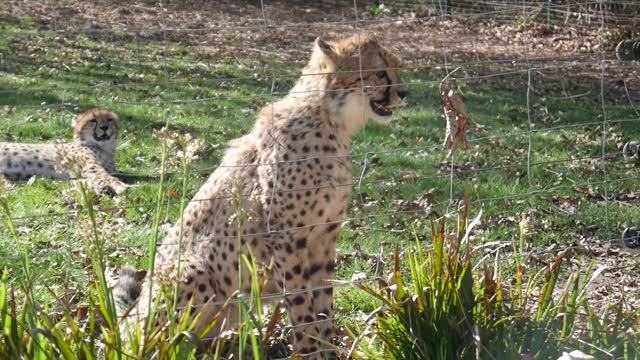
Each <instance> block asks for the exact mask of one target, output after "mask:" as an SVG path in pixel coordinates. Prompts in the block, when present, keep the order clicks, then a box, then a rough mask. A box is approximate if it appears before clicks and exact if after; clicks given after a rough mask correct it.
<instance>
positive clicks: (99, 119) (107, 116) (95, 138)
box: [73, 109, 120, 149]
mask: <svg viewBox="0 0 640 360" xmlns="http://www.w3.org/2000/svg"><path fill="white" fill-rule="evenodd" d="M73 129H74V135H73V136H74V140H75V141H76V142H79V143H82V144H84V145H94V146H99V147H101V148H105V149H111V148H113V149H115V144H116V140H117V137H118V131H119V130H120V122H119V120H118V115H116V114H115V113H114V112H112V111H109V110H102V109H92V110H89V111H86V112H84V113H82V114H80V115H78V116H76V117H75V118H74V119H73Z"/></svg>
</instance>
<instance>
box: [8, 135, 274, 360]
mask: <svg viewBox="0 0 640 360" xmlns="http://www.w3.org/2000/svg"><path fill="white" fill-rule="evenodd" d="M162 144H163V146H162V155H161V157H162V164H163V165H162V168H161V171H160V186H159V190H158V193H157V198H156V201H157V204H158V205H157V209H156V213H155V221H154V222H153V229H152V232H151V234H152V236H151V237H150V239H149V249H150V252H149V256H150V259H151V260H150V268H149V270H150V271H149V272H148V274H152V272H153V268H154V263H153V259H154V257H155V252H156V249H157V248H156V244H157V240H158V227H159V224H160V217H161V215H162V211H161V209H162V203H163V201H164V200H165V196H166V195H165V194H164V191H163V184H164V176H163V175H164V170H165V165H164V164H165V163H166V162H167V151H168V147H169V146H171V144H168V145H167V143H165V142H163V143H162ZM181 145H186V141H185V142H184V144H181ZM189 151H190V150H189V148H185V149H183V152H182V153H181V154H179V157H180V158H181V166H182V175H183V177H184V181H183V192H182V199H181V209H184V207H185V204H186V203H187V201H188V199H186V196H187V195H186V194H187V191H186V190H185V188H186V182H187V181H188V179H189V175H190V165H191V160H192V156H190V155H193V154H189ZM78 184H79V186H78V188H79V197H80V199H79V204H80V205H81V206H82V209H83V213H84V214H85V215H86V217H87V219H88V224H89V226H88V227H87V229H86V230H87V231H85V234H84V236H83V246H84V249H85V251H86V253H87V257H88V259H89V260H90V276H91V277H92V278H93V279H94V280H97V281H90V282H89V286H88V289H87V301H88V303H89V305H88V307H86V308H83V309H82V311H79V309H75V310H74V309H71V308H70V306H69V305H68V304H67V303H65V302H63V301H59V302H60V306H61V307H62V308H63V310H64V311H63V314H62V316H56V317H53V316H51V315H49V309H47V308H43V307H42V306H40V305H39V303H38V302H37V300H35V298H34V296H33V295H32V288H33V286H34V285H33V283H34V281H33V279H34V274H33V272H32V270H31V267H30V259H29V257H28V255H27V253H26V252H25V251H22V247H21V244H20V242H19V241H18V235H17V233H16V231H15V228H14V225H13V222H12V215H11V211H10V207H9V204H8V202H7V199H6V191H2V190H4V189H2V188H0V210H1V211H2V214H3V218H4V220H5V223H6V225H7V228H8V229H9V231H10V233H11V234H13V238H14V240H15V246H16V250H17V251H18V252H19V253H20V254H21V261H22V262H21V264H22V267H21V269H20V271H21V272H22V274H21V275H20V276H18V277H17V278H18V279H20V281H19V285H20V287H19V289H16V288H15V287H14V286H12V285H10V281H9V270H8V269H7V268H5V269H4V270H3V272H2V276H1V279H0V358H2V359H5V358H6V359H8V358H33V359H53V358H55V359H57V358H62V359H94V358H105V359H123V358H132V357H133V358H161V359H165V358H166V359H197V358H202V357H207V358H210V359H225V358H229V357H230V356H234V355H233V354H235V356H234V357H238V355H240V356H239V358H245V354H248V353H249V352H248V351H247V350H246V347H247V346H249V348H250V349H251V352H250V353H251V354H252V356H253V358H254V359H261V358H264V346H265V345H264V344H266V342H267V339H268V336H269V334H270V333H271V332H272V330H273V326H275V324H273V322H272V323H271V324H270V325H269V326H268V327H267V331H266V332H265V334H264V335H263V333H262V331H261V330H262V323H263V314H262V303H261V301H260V295H261V289H262V287H263V286H264V283H265V280H264V277H263V276H262V275H261V274H259V271H258V266H257V264H256V263H255V261H254V258H253V256H245V255H242V257H241V259H239V260H240V261H241V264H244V265H245V267H246V268H247V269H248V271H249V275H250V278H251V289H252V290H251V294H250V296H249V297H242V296H239V297H238V300H237V301H238V303H239V306H238V308H239V312H240V318H241V319H242V321H241V323H240V324H239V326H238V328H237V331H236V332H233V333H231V334H226V336H218V337H216V338H214V339H205V336H206V334H207V333H208V332H209V330H210V329H211V328H213V327H214V326H216V324H217V323H218V322H220V321H222V315H223V314H224V313H225V311H224V310H225V308H226V306H227V305H228V304H229V303H230V302H231V301H233V300H234V299H229V301H227V304H225V305H223V306H222V309H221V310H220V311H219V313H218V315H217V316H214V318H213V319H211V321H210V323H209V324H208V326H207V327H205V329H204V330H203V331H202V332H201V333H195V332H194V326H195V323H196V321H195V320H196V319H197V318H198V317H199V316H200V311H199V310H192V309H194V307H192V305H193V304H192V303H189V304H188V306H186V307H185V309H184V310H183V312H182V313H181V314H180V316H179V317H178V316H175V314H176V313H177V312H176V310H177V308H176V301H175V299H176V294H177V284H175V285H176V286H173V287H171V288H169V289H162V290H161V291H160V296H158V297H157V298H156V299H157V300H156V302H155V303H153V304H151V309H152V311H151V316H153V315H154V314H159V313H161V312H165V313H166V314H167V315H168V318H169V319H168V320H169V321H168V322H167V323H165V324H161V325H160V326H159V327H155V328H154V327H153V326H152V322H151V321H148V322H145V323H144V324H139V323H138V324H136V326H134V327H133V328H126V329H125V328H123V327H121V323H122V321H124V320H123V319H121V318H120V317H119V315H118V312H117V310H116V304H115V301H114V298H113V295H112V293H111V289H110V288H109V286H108V283H107V278H106V276H105V270H106V254H105V249H106V246H105V241H104V238H103V236H101V235H102V234H101V232H100V230H99V229H100V226H99V223H100V219H99V216H100V215H99V214H98V213H97V211H96V210H95V208H94V205H95V204H96V203H97V202H99V201H100V200H99V198H97V195H96V194H95V193H94V192H93V190H92V189H91V188H90V187H88V186H87V185H86V184H85V183H83V182H78ZM4 186H5V184H4V183H0V187H4ZM181 249H182V247H181ZM149 276H151V275H149ZM16 292H19V293H22V295H23V296H20V295H16ZM50 292H51V295H52V296H53V297H54V298H56V297H57V294H54V293H53V292H52V291H50ZM204 306H208V304H205V305H204ZM167 309H169V311H167ZM123 330H124V333H121V332H122V331H123Z"/></svg>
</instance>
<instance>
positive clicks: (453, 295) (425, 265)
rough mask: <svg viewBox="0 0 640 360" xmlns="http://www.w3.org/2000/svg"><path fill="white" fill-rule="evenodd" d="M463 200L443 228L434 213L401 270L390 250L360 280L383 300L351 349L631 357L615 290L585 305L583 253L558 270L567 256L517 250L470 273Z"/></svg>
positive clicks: (588, 274) (395, 353) (435, 355)
mask: <svg viewBox="0 0 640 360" xmlns="http://www.w3.org/2000/svg"><path fill="white" fill-rule="evenodd" d="M466 209H467V207H466V205H465V209H464V211H463V214H464V216H462V218H461V219H459V220H458V223H457V224H456V226H455V230H456V231H455V233H456V235H455V236H453V237H451V236H448V235H447V234H448V233H449V231H448V229H447V225H446V224H445V220H444V219H443V220H441V221H440V222H439V223H437V224H436V223H432V236H431V238H432V241H433V249H429V250H425V249H424V248H423V247H422V246H421V245H420V242H419V241H418V239H417V238H416V241H415V250H414V251H409V252H408V259H407V261H408V263H409V269H410V271H409V272H408V273H403V272H401V271H400V262H401V260H400V255H399V252H398V250H397V249H396V253H395V269H394V273H393V276H392V277H391V279H390V281H389V283H387V282H384V281H382V282H381V283H380V288H379V289H374V288H372V287H369V286H362V289H363V290H364V291H366V292H367V293H369V294H371V295H372V296H374V297H375V298H377V299H378V300H379V301H381V302H382V304H383V305H382V306H381V307H379V308H378V309H377V310H376V311H374V313H375V314H374V315H375V321H373V322H372V323H371V324H370V326H369V327H370V328H371V329H369V328H367V329H366V330H365V331H362V330H361V331H360V335H358V336H356V335H355V334H354V333H352V336H353V338H354V345H353V349H352V355H353V356H354V358H359V359H365V358H366V359H383V358H384V359H467V358H476V359H479V358H489V359H496V358H499V359H512V358H520V357H522V356H525V355H526V356H527V358H531V359H550V358H557V357H558V356H559V355H561V354H562V352H563V351H566V350H569V349H579V350H581V351H582V352H584V353H587V354H593V355H594V356H596V357H597V358H600V357H603V356H606V357H610V358H624V359H630V358H637V357H638V356H640V351H639V350H640V347H639V346H638V344H639V343H640V342H639V341H640V332H639V331H638V327H637V326H638V314H637V313H635V314H634V313H632V312H631V313H630V312H625V311H623V309H624V308H625V307H624V297H623V298H621V299H620V300H619V301H618V302H616V303H615V304H611V305H610V306H608V307H606V308H605V309H604V310H603V313H602V314H600V315H598V314H596V313H595V310H594V309H593V308H592V307H591V306H590V304H589V300H588V297H587V286H588V285H589V284H590V282H591V281H592V280H593V279H594V278H596V277H597V276H598V275H599V273H600V271H601V270H602V269H598V270H594V268H593V267H594V266H593V264H594V262H593V261H592V262H590V263H589V264H588V265H586V266H584V265H583V264H582V262H583V261H582V260H581V261H580V262H579V265H578V267H577V268H574V269H562V268H565V267H568V265H567V263H568V261H566V260H565V259H564V258H563V257H557V258H556V259H555V261H553V262H552V263H551V264H549V265H547V266H542V267H529V266H528V265H527V263H526V262H527V256H526V255H525V254H518V255H519V256H513V257H511V258H510V259H509V261H505V262H502V261H498V260H496V261H495V263H494V264H493V266H492V267H486V266H484V267H483V268H482V269H481V271H480V272H479V274H478V273H477V272H474V271H473V268H474V267H473V257H472V251H471V249H470V248H469V246H468V245H467V242H466V241H465V239H466V238H465V234H468V229H467V217H466V211H467V210H466ZM473 224H475V221H474V222H472V223H471V226H473ZM522 236H524V235H522ZM522 236H521V237H522ZM520 248H522V247H520ZM512 262H515V269H516V274H515V280H514V281H513V282H511V283H505V282H503V279H502V277H501V274H502V272H503V269H502V268H503V267H507V266H512V265H513V264H512ZM561 269H562V271H561ZM567 272H568V273H569V275H568V276H566V275H564V276H565V277H564V278H562V277H561V274H566V273H567ZM561 283H564V284H565V285H564V286H561ZM357 330H360V329H357ZM356 349H357V351H356Z"/></svg>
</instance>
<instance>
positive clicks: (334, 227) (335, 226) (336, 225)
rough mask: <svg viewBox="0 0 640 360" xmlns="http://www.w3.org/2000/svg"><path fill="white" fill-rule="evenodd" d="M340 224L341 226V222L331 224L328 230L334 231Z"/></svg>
mask: <svg viewBox="0 0 640 360" xmlns="http://www.w3.org/2000/svg"><path fill="white" fill-rule="evenodd" d="M338 226H340V224H339V223H334V224H331V225H329V226H327V232H328V233H330V232H333V231H334V230H335V229H337V228H338Z"/></svg>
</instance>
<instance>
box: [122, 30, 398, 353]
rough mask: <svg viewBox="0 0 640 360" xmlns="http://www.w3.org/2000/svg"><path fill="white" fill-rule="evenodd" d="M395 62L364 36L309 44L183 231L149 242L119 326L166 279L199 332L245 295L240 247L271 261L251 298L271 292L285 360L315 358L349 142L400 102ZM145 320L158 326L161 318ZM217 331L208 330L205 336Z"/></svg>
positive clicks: (139, 312)
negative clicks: (284, 317) (289, 82)
mask: <svg viewBox="0 0 640 360" xmlns="http://www.w3.org/2000/svg"><path fill="white" fill-rule="evenodd" d="M399 66H400V59H399V58H398V57H396V56H395V55H394V54H392V53H391V52H390V51H389V50H387V49H385V48H384V47H382V46H381V45H380V44H378V42H377V41H376V40H375V39H374V38H372V37H369V36H364V35H362V36H359V37H350V38H345V39H341V40H336V41H325V40H322V39H320V38H318V39H317V40H316V41H315V45H314V50H313V54H312V55H311V59H310V61H309V63H308V64H307V66H306V67H305V68H304V70H303V74H302V77H301V78H300V79H299V80H298V81H297V83H296V85H295V86H294V87H293V88H292V89H291V91H290V92H289V94H288V95H287V96H286V97H285V98H283V99H281V100H280V101H278V102H276V103H274V104H271V105H268V106H266V107H265V108H263V109H262V110H261V111H260V113H259V115H258V118H257V121H256V123H255V125H254V127H253V129H252V131H251V132H250V133H249V134H247V135H245V136H243V137H240V138H238V139H236V140H233V141H231V142H230V143H229V144H228V149H227V150H226V152H225V154H224V157H223V158H222V161H221V164H220V166H219V167H218V169H216V170H215V171H214V172H213V173H212V174H211V176H210V177H209V179H208V180H207V182H206V183H205V184H204V185H203V186H202V187H201V188H200V190H199V191H198V192H197V194H196V195H195V197H194V199H193V200H192V201H191V202H190V203H189V204H188V206H187V207H186V208H185V210H184V216H183V223H182V225H183V226H182V227H181V224H180V223H178V224H176V225H175V226H174V228H173V229H172V230H171V231H170V232H169V234H168V236H167V237H166V238H165V240H164V241H163V242H161V243H160V244H159V245H158V251H157V254H156V257H155V272H154V274H153V278H152V279H151V280H152V281H151V282H150V283H151V284H150V283H149V279H148V277H149V276H147V279H146V282H145V283H144V284H143V285H142V292H141V294H140V297H139V298H138V299H137V302H135V304H134V307H133V308H132V309H130V310H131V311H130V312H129V313H128V314H127V319H128V321H127V322H125V327H129V328H130V329H131V327H130V326H126V325H127V324H128V325H133V324H135V323H136V322H138V321H142V320H143V319H144V318H145V317H147V316H148V315H149V303H150V302H151V303H155V302H156V297H158V298H161V297H160V296H159V292H160V289H162V288H166V286H171V285H173V284H176V283H177V284H178V286H179V289H178V294H179V297H178V304H177V306H178V309H179V310H184V309H185V307H186V306H187V305H188V303H189V301H191V300H192V301H193V305H194V307H193V308H192V313H191V315H192V316H193V315H194V313H199V318H198V320H197V324H195V333H197V334H200V333H201V332H202V331H203V329H205V328H206V327H207V325H208V324H209V323H210V322H211V320H212V319H213V317H214V316H215V314H217V313H218V311H220V310H221V308H222V307H221V306H220V305H219V304H221V303H224V302H225V300H227V299H228V298H229V297H231V296H232V295H233V294H234V292H235V291H236V290H238V289H240V290H241V291H243V292H244V293H248V291H249V289H250V279H249V272H248V271H247V269H246V267H244V264H243V263H242V261H240V260H239V259H240V255H241V254H246V255H247V256H249V255H248V254H249V249H250V250H251V254H253V256H254V258H255V259H256V262H257V263H258V264H262V265H263V266H266V265H267V264H270V263H271V264H272V270H271V273H270V276H269V279H270V282H269V283H268V285H267V286H266V289H263V293H262V294H263V295H268V294H272V295H273V294H282V298H283V300H284V303H285V305H286V306H287V309H288V313H289V316H290V319H291V322H292V325H293V339H292V340H293V350H294V353H296V354H307V356H309V357H316V358H317V357H322V356H326V355H327V353H328V351H327V349H326V346H323V345H322V344H321V342H319V341H318V340H317V339H325V340H330V339H331V338H332V335H333V323H332V321H333V319H332V317H333V310H332V297H333V289H332V288H331V285H332V283H331V280H332V278H333V276H334V271H335V255H336V254H335V250H336V237H337V233H338V229H339V227H340V223H341V220H342V219H343V218H344V216H345V213H346V211H347V205H348V202H349V197H350V194H351V181H352V174H351V161H350V158H349V153H350V148H351V142H352V139H353V137H354V135H355V134H356V132H357V131H358V130H359V129H361V128H362V127H364V125H365V123H366V121H367V119H373V120H376V121H378V122H380V123H388V122H389V121H390V120H391V118H392V113H393V109H394V108H395V107H397V106H398V105H400V104H401V102H402V99H403V98H404V97H405V96H406V95H407V89H406V87H405V86H404V85H402V84H401V83H400V78H399V76H398V68H399ZM238 209H242V211H241V212H240V211H238ZM238 219H241V220H238ZM238 222H240V224H239V223H238ZM181 228H182V234H180V232H181ZM181 236H182V238H181ZM179 244H181V246H179ZM239 266H242V267H243V268H242V269H240V271H241V274H242V279H239V275H238V273H239ZM178 269H179V270H178ZM132 273H133V272H132V271H130V270H127V271H124V272H122V274H121V278H120V280H119V281H120V283H119V284H116V291H115V292H116V293H117V294H118V295H117V296H116V301H117V302H118V303H119V304H120V307H121V309H120V311H121V312H122V310H124V309H123V305H126V304H127V302H128V301H129V302H130V301H131V298H132V297H135V295H133V296H127V294H137V290H136V289H133V288H130V289H121V288H119V287H127V286H129V287H131V286H134V285H135V284H136V282H135V281H134V280H133V279H130V278H127V276H129V275H130V274H132ZM158 301H159V302H160V304H162V303H163V301H162V300H158ZM161 306H162V305H161ZM223 311H224V314H225V318H226V321H225V322H226V323H227V324H231V326H233V324H234V323H235V324H237V321H238V319H237V315H238V309H237V307H236V306H234V305H233V304H232V305H231V306H227V307H226V308H224V309H223ZM154 320H156V321H155V324H156V325H158V324H160V325H161V324H162V323H163V322H164V321H166V313H165V314H162V312H160V314H159V315H158V314H156V315H155V319H154ZM221 330H222V329H221V328H220V326H219V325H218V326H216V327H214V328H213V329H211V330H210V331H209V332H208V333H207V334H206V336H207V337H209V336H215V335H216V334H218V333H219V332H220V331H221ZM323 347H325V348H324V349H323ZM323 354H324V355H323Z"/></svg>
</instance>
